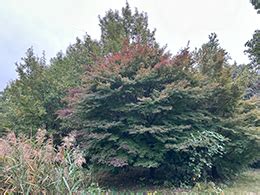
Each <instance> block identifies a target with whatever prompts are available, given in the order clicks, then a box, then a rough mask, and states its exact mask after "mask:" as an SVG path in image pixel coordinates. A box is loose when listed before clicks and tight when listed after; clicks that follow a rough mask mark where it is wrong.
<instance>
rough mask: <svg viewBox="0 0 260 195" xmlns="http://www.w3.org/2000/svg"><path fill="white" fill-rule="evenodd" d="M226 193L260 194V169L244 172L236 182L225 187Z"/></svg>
mask: <svg viewBox="0 0 260 195" xmlns="http://www.w3.org/2000/svg"><path fill="white" fill-rule="evenodd" d="M224 192H225V194H250V195H251V194H259V195H260V169H257V170H249V171H246V172H245V173H243V174H242V175H241V176H240V177H238V179H237V180H236V181H235V183H234V184H232V185H230V186H228V187H226V188H224Z"/></svg>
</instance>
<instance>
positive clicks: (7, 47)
mask: <svg viewBox="0 0 260 195" xmlns="http://www.w3.org/2000/svg"><path fill="white" fill-rule="evenodd" d="M125 2H126V0H109V1H108V0H102V1H101V0H96V1H93V0H0V28H1V30H0V56H1V57H0V91H1V90H3V89H4V88H5V87H6V85H7V84H8V83H10V81H12V80H14V79H16V77H17V75H16V72H15V69H16V66H15V63H16V62H21V57H23V56H25V52H26V50H27V49H28V48H29V47H31V46H33V48H34V50H35V53H36V54H37V55H38V56H39V57H40V56H41V54H42V51H43V50H44V51H45V53H46V57H47V59H50V58H51V57H54V56H55V55H56V53H57V52H59V51H61V50H62V51H65V50H66V48H67V47H68V46H69V44H73V43H74V42H75V39H76V37H79V38H82V37H83V36H84V35H85V33H86V32H87V33H88V34H89V35H90V36H91V37H92V38H94V39H99V37H100V34H101V32H100V29H99V25H98V22H99V21H98V15H100V16H104V15H105V12H106V11H108V10H109V9H113V10H115V9H121V8H122V7H123V6H124V5H125ZM128 3H129V4H130V7H132V8H135V7H136V8H138V10H139V11H144V12H147V14H148V19H149V27H150V28H151V29H154V28H156V29H157V31H156V39H157V41H158V42H159V43H160V44H161V45H162V46H163V45H166V44H167V45H168V50H170V51H171V53H173V54H175V53H176V52H178V50H179V49H181V48H183V47H185V46H186V45H187V43H188V41H190V46H191V48H195V47H200V46H201V45H202V44H203V43H205V42H207V40H208V35H209V34H210V33H212V32H215V33H217V35H218V38H219V40H220V44H221V46H222V47H223V48H224V49H226V50H227V51H228V52H229V54H230V56H231V57H232V60H233V61H236V62H237V63H238V64H241V63H248V62H249V61H248V58H247V56H246V55H245V54H244V53H243V51H244V50H245V47H244V44H245V42H246V41H247V40H249V39H251V38H252V34H253V32H254V31H255V30H256V29H259V27H260V14H257V13H256V10H254V8H253V6H252V5H251V4H250V3H249V0H196V1H194V0H185V1H184V0H128Z"/></svg>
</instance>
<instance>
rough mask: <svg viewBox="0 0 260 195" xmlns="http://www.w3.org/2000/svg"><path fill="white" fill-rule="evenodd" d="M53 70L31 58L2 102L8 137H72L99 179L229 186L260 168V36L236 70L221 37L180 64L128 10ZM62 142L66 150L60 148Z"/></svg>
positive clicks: (111, 16)
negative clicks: (132, 177) (134, 175)
mask: <svg viewBox="0 0 260 195" xmlns="http://www.w3.org/2000/svg"><path fill="white" fill-rule="evenodd" d="M99 22H100V24H99V25H100V27H101V38H100V40H93V39H91V37H90V36H89V35H85V36H84V38H83V40H81V39H79V38H77V40H76V43H75V44H72V45H70V46H69V47H68V49H67V51H66V52H65V53H62V52H60V53H58V54H57V56H56V57H54V58H52V59H51V61H50V64H49V65H47V64H46V62H45V61H46V60H45V57H44V55H43V57H41V58H39V57H37V56H35V54H34V53H33V49H32V48H30V49H28V51H27V53H26V57H24V58H22V62H21V63H18V64H17V73H18V78H17V79H16V80H15V81H13V82H12V83H11V84H10V85H9V86H8V87H7V88H6V89H5V90H4V92H3V93H1V94H0V131H1V133H0V134H3V133H4V132H6V131H7V130H8V129H12V130H14V131H15V132H16V133H20V132H23V133H24V134H27V135H33V134H35V133H36V130H37V129H38V128H45V129H46V130H47V131H48V132H51V133H54V134H56V133H59V134H62V135H64V134H67V133H68V132H70V131H74V130H76V131H77V134H78V136H77V145H78V146H79V147H80V148H81V149H82V150H83V151H84V154H85V157H86V160H87V162H88V165H89V167H91V168H93V169H92V170H93V172H95V171H101V170H105V171H110V173H113V174H114V173H116V172H118V171H125V172H127V171H128V172H131V171H133V172H134V171H140V172H142V171H147V172H150V176H151V178H152V179H155V177H156V176H157V179H162V180H163V181H165V180H170V181H173V182H174V183H175V184H177V185H179V184H181V183H182V182H184V183H186V184H192V183H194V182H198V181H204V180H208V179H209V180H212V179H218V178H229V177H231V176H234V175H235V174H236V173H238V172H240V171H241V170H243V168H245V167H247V166H248V165H249V164H250V163H252V162H254V161H256V160H259V159H260V157H259V155H260V154H259V152H258V151H259V149H260V145H259V144H260V143H259V141H260V137H259V136H260V134H259V116H260V114H259V110H258V107H259V96H258V94H259V73H258V72H257V71H259V36H258V35H259V32H258V31H256V33H255V35H254V36H253V38H252V40H250V41H248V42H247V44H246V46H247V47H248V48H247V50H246V52H247V53H248V54H249V57H250V60H251V64H249V65H240V66H237V65H232V64H230V63H229V62H228V60H229V56H228V53H227V52H226V51H225V50H224V49H223V48H221V47H220V45H219V41H218V39H217V36H216V34H214V33H213V34H211V35H210V36H209V41H208V42H207V43H205V44H203V45H202V46H201V48H199V49H197V50H195V51H190V49H189V48H188V47H187V48H184V49H182V50H180V51H179V53H178V54H176V55H175V56H172V55H171V54H170V53H169V52H166V49H165V48H162V47H160V46H159V44H158V43H157V42H156V40H155V30H153V31H151V30H150V29H149V28H148V17H147V15H146V14H145V13H139V12H138V11H137V10H135V11H134V12H132V10H131V9H130V7H129V5H128V4H126V6H125V7H124V8H122V10H121V12H119V11H112V10H109V11H108V12H107V13H106V15H105V16H104V17H99ZM57 143H58V142H57Z"/></svg>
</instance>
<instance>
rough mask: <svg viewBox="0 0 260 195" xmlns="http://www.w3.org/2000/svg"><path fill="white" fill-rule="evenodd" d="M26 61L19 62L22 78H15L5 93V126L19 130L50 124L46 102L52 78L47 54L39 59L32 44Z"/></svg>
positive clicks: (33, 130)
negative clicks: (47, 76)
mask: <svg viewBox="0 0 260 195" xmlns="http://www.w3.org/2000/svg"><path fill="white" fill-rule="evenodd" d="M22 60H23V63H19V64H18V63H17V64H16V66H17V70H16V71H17V73H18V79H17V80H15V81H13V82H12V83H11V84H10V85H9V86H8V87H7V88H6V89H5V90H4V93H3V96H4V105H5V106H4V109H5V112H4V115H5V119H6V120H5V121H4V123H3V124H1V125H2V126H3V127H4V128H9V129H12V130H14V131H16V132H18V131H24V132H27V133H33V132H35V131H36V130H37V128H39V127H45V126H47V125H48V124H47V121H48V120H47V119H46V117H48V116H47V111H46V108H45V106H44V99H45V95H46V93H47V91H48V82H47V80H45V74H44V73H45V70H46V68H47V67H46V64H44V62H45V60H44V56H43V57H42V58H41V59H39V58H38V57H36V56H35V55H34V52H33V49H32V48H29V49H28V50H27V52H26V57H24V58H22Z"/></svg>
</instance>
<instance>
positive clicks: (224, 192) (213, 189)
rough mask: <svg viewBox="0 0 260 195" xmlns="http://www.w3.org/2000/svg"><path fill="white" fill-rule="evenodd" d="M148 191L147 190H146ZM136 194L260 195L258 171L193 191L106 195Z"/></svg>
mask: <svg viewBox="0 0 260 195" xmlns="http://www.w3.org/2000/svg"><path fill="white" fill-rule="evenodd" d="M148 189H149V188H148ZM118 193H119V194H137V195H161V194H162V195H170V194H183V195H184V194H185V195H190V194H194V195H195V194H205V195H206V194H220V195H229V194H230V195H260V169H251V170H248V171H246V172H244V173H243V174H241V175H240V176H239V177H238V178H237V179H236V180H235V181H234V182H233V183H230V184H229V185H220V186H215V184H214V183H208V184H206V185H205V184H203V183H200V184H197V185H196V186H195V187H194V188H193V189H185V188H180V189H171V188H161V189H160V188H159V189H154V188H152V189H151V188H150V190H147V189H145V188H139V189H135V190H133V189H132V190H120V192H118V191H117V192H116V191H113V190H112V191H110V193H108V194H118Z"/></svg>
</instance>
